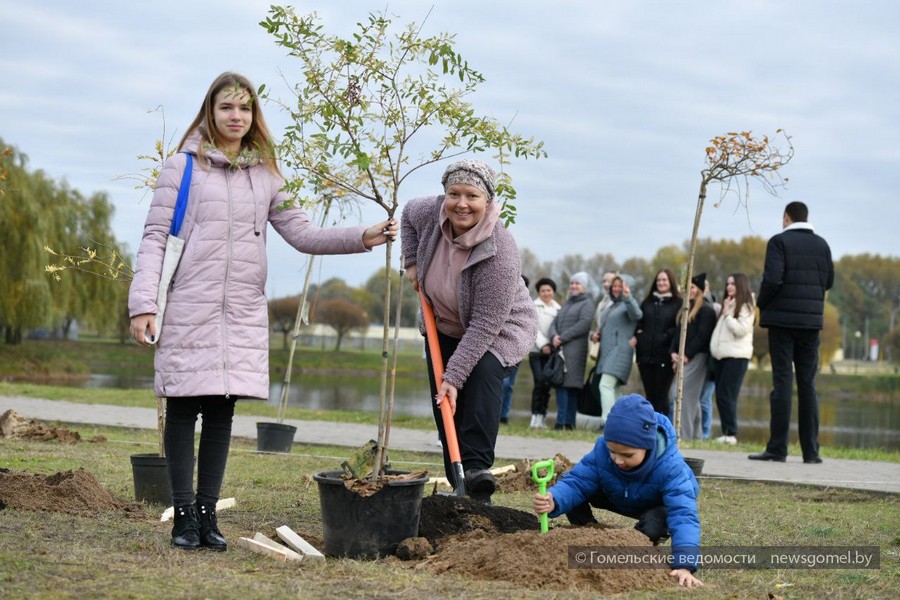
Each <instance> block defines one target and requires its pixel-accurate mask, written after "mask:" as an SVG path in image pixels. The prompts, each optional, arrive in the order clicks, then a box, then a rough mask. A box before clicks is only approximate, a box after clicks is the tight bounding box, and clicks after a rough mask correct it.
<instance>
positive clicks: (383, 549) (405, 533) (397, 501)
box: [313, 471, 428, 558]
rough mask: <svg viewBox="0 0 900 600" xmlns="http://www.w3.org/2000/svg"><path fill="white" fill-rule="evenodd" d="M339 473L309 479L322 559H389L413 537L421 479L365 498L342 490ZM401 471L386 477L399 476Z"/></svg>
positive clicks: (386, 487)
mask: <svg viewBox="0 0 900 600" xmlns="http://www.w3.org/2000/svg"><path fill="white" fill-rule="evenodd" d="M342 473H343V472H342V471H321V472H319V473H316V474H315V475H313V479H315V480H316V482H317V483H318V484H319V504H320V507H321V510H322V533H323V537H324V538H325V554H327V555H328V556H343V557H347V558H379V557H383V556H388V555H390V554H394V552H396V550H397V546H398V545H399V544H400V542H402V541H403V540H405V539H406V538H411V537H416V536H417V535H418V534H419V515H420V514H421V512H422V495H423V492H424V490H425V482H427V481H428V478H427V477H420V478H417V479H409V480H401V481H388V482H387V483H386V484H385V485H384V487H382V488H381V490H379V491H378V492H377V493H375V494H373V495H371V496H366V497H363V496H360V495H359V494H357V493H356V492H354V491H352V490H348V489H347V488H346V487H345V486H344V480H343V479H341V474H342ZM402 473H403V472H402V471H387V474H389V475H399V474H402Z"/></svg>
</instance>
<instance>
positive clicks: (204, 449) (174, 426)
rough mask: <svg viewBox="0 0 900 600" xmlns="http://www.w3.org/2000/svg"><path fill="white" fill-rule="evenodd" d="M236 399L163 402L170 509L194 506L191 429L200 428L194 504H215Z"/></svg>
mask: <svg viewBox="0 0 900 600" xmlns="http://www.w3.org/2000/svg"><path fill="white" fill-rule="evenodd" d="M235 400H236V398H234V397H231V398H225V397H224V396H195V397H187V398H168V399H167V400H166V432H165V439H164V443H165V447H166V458H167V460H166V463H167V464H168V470H169V484H170V485H171V487H172V506H184V505H186V504H193V503H194V428H195V425H196V423H197V416H198V415H200V414H202V415H203V423H202V425H201V426H200V448H199V451H198V453H197V498H196V499H197V500H198V501H200V502H202V503H204V504H215V503H216V502H217V501H218V500H219V492H220V491H221V489H222V480H223V479H224V478H225V463H226V462H227V461H228V448H229V446H230V445H231V421H232V418H233V417H234V403H235Z"/></svg>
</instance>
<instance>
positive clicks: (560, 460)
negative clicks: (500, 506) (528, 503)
mask: <svg viewBox="0 0 900 600" xmlns="http://www.w3.org/2000/svg"><path fill="white" fill-rule="evenodd" d="M535 462H537V461H530V460H523V461H522V462H520V463H516V468H515V470H513V471H507V472H506V473H501V474H499V475H497V491H498V492H500V493H506V494H509V493H512V492H527V491H535V492H536V491H537V484H536V483H535V482H534V480H533V479H532V478H531V467H532V465H533V464H534V463H535ZM573 466H574V464H573V463H572V461H570V460H569V459H568V458H566V457H565V456H563V455H562V454H557V455H556V456H554V457H553V478H552V479H551V480H550V481H549V482H548V483H547V487H548V488H549V487H550V486H551V485H553V484H554V483H556V480H557V479H559V478H560V477H561V476H562V474H563V473H565V472H566V471H568V470H569V469H571V468H572V467H573Z"/></svg>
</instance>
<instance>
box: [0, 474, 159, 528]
mask: <svg viewBox="0 0 900 600" xmlns="http://www.w3.org/2000/svg"><path fill="white" fill-rule="evenodd" d="M0 502H2V504H5V505H6V507H7V508H12V509H19V510H46V511H49V512H60V513H66V514H70V515H78V516H83V517H91V516H96V515H97V514H98V513H100V512H104V511H118V512H122V513H125V514H126V515H127V516H130V517H135V518H145V517H146V516H147V512H146V510H145V509H144V507H143V506H142V505H141V504H140V503H138V502H126V501H123V500H119V499H118V498H116V497H115V496H113V495H112V494H111V493H110V492H109V490H107V489H106V488H104V487H103V486H102V485H100V483H99V482H98V481H97V479H96V478H95V477H94V476H93V475H92V474H91V473H90V472H88V471H85V470H84V469H77V470H75V471H65V472H62V473H54V474H53V475H34V474H29V473H17V472H14V471H9V470H8V469H0Z"/></svg>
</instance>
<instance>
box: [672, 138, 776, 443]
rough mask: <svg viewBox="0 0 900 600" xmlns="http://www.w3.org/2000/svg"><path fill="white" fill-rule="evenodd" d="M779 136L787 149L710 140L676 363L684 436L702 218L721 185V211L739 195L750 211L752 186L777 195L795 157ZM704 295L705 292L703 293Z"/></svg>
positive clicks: (765, 142)
mask: <svg viewBox="0 0 900 600" xmlns="http://www.w3.org/2000/svg"><path fill="white" fill-rule="evenodd" d="M776 135H777V136H778V137H779V138H780V139H781V140H783V143H784V147H783V148H779V147H778V146H776V145H775V144H774V142H773V141H772V140H770V139H769V137H768V136H765V135H764V136H762V137H755V136H754V135H753V134H752V132H750V131H742V132H740V133H736V132H729V133H726V134H724V135H719V136H716V137H714V138H713V139H711V140H710V142H709V146H707V147H706V166H705V167H704V169H703V170H702V171H701V172H700V194H699V196H698V197H697V209H696V211H695V213H694V229H693V232H692V234H691V246H690V250H689V252H688V259H687V268H686V270H685V272H684V276H683V278H682V280H681V285H682V289H683V290H684V298H683V302H682V306H681V309H680V315H679V318H680V330H679V340H678V361H677V364H676V369H677V371H676V376H675V380H676V394H675V406H674V407H673V409H672V410H673V413H674V417H675V418H674V426H675V431H676V432H677V433H678V436H679V437H680V436H681V403H682V396H683V392H684V389H683V388H684V346H685V341H686V339H687V326H688V314H689V313H690V308H691V307H690V293H689V291H690V284H691V279H692V278H693V276H694V256H695V254H696V251H697V239H698V234H699V231H700V217H701V215H702V214H703V206H704V203H705V202H706V192H707V188H708V187H709V186H710V185H711V184H713V183H718V184H719V185H720V186H721V190H720V193H719V201H718V202H716V203H715V204H714V205H713V206H714V207H716V208H718V207H719V206H721V205H722V203H723V202H724V201H725V199H726V198H728V197H729V196H732V195H733V196H735V197H736V198H737V202H738V204H739V205H740V206H743V207H744V208H745V209H748V208H749V200H750V184H751V182H754V181H755V182H757V183H759V184H760V185H761V186H762V187H763V189H764V190H765V191H766V192H768V193H769V194H771V195H773V196H777V195H778V190H779V189H780V188H783V187H784V186H785V185H786V184H787V181H788V180H787V178H786V177H782V176H781V173H780V170H781V168H782V167H783V166H784V165H786V164H787V163H788V162H790V160H791V159H792V158H793V156H794V146H793V145H792V144H791V137H790V136H789V135H787V133H785V132H784V131H783V130H782V129H778V130H777V131H776ZM701 292H702V290H701Z"/></svg>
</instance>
